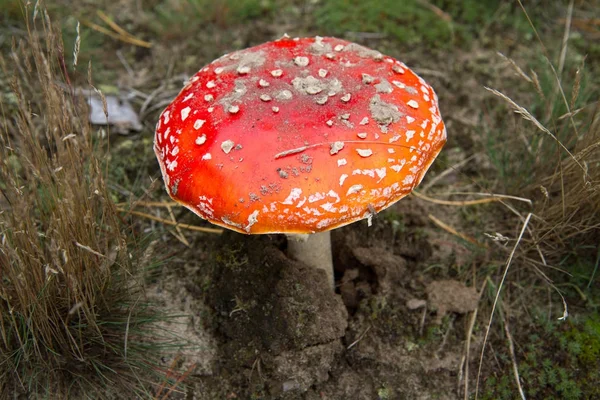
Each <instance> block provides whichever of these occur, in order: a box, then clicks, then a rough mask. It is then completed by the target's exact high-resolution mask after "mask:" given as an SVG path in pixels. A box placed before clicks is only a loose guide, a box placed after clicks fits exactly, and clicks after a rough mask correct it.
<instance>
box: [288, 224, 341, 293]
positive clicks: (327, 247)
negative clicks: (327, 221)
mask: <svg viewBox="0 0 600 400" xmlns="http://www.w3.org/2000/svg"><path fill="white" fill-rule="evenodd" d="M286 236H287V238H288V256H289V257H290V258H293V259H294V260H297V261H300V262H302V263H304V264H306V265H308V266H311V267H313V268H319V269H322V270H323V271H325V274H326V275H327V280H328V281H329V284H330V285H331V287H332V288H333V287H334V285H335V280H334V277H333V258H332V256H331V232H330V231H326V232H319V233H313V234H311V235H286Z"/></svg>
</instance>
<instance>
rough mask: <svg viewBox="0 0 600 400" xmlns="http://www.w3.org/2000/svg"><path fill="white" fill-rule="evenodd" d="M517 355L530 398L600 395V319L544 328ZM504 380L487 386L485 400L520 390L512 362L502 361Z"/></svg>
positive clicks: (490, 381)
mask: <svg viewBox="0 0 600 400" xmlns="http://www.w3.org/2000/svg"><path fill="white" fill-rule="evenodd" d="M521 349H522V350H521V351H520V353H517V358H518V366H519V374H520V376H521V380H522V383H523V386H524V388H526V392H527V395H528V396H529V397H535V398H544V399H565V400H576V399H584V398H586V399H591V398H598V396H600V388H598V386H597V383H598V382H600V372H599V371H600V361H599V360H600V358H599V356H600V316H599V315H597V314H596V315H593V316H591V317H590V318H588V319H587V320H585V321H567V322H566V323H565V324H563V325H559V326H557V325H553V326H551V327H547V326H544V325H542V326H541V327H540V328H538V332H537V333H535V334H531V335H529V337H528V342H527V343H526V344H524V345H523V346H522V347H521ZM499 359H500V360H501V363H502V365H503V366H504V371H503V377H502V378H497V377H490V378H489V379H487V380H486V381H485V383H484V397H482V398H483V399H505V398H506V399H508V398H512V397H511V396H512V394H514V393H515V391H516V387H515V384H514V379H511V378H508V377H512V365H511V362H510V360H507V359H504V360H503V359H502V358H500V357H499Z"/></svg>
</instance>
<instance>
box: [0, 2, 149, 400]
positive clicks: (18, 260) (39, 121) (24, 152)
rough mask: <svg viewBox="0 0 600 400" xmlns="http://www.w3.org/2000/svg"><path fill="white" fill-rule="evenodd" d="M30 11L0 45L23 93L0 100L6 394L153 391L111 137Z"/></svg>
mask: <svg viewBox="0 0 600 400" xmlns="http://www.w3.org/2000/svg"><path fill="white" fill-rule="evenodd" d="M26 11H27V15H28V23H27V28H28V35H27V37H26V39H25V40H23V41H20V42H15V43H13V45H12V52H11V53H10V55H9V57H8V59H6V58H3V57H1V56H0V75H1V74H4V76H5V77H6V78H5V79H7V80H8V81H9V84H10V88H11V92H12V95H11V96H10V98H12V99H14V101H13V102H12V103H11V104H8V103H6V102H3V101H0V112H1V113H2V119H0V124H1V125H0V279H1V280H0V398H5V397H8V396H9V395H12V394H14V393H23V394H25V395H26V396H27V397H28V398H36V397H49V398H79V396H86V397H90V396H92V397H99V398H103V397H105V396H108V394H107V393H109V392H110V391H112V392H117V391H118V392H119V393H120V396H122V395H124V394H126V393H127V394H133V393H135V395H136V396H143V395H147V393H149V392H146V391H145V390H144V389H143V385H142V384H141V381H142V380H143V379H146V378H144V377H145V376H146V377H147V374H146V372H148V371H150V370H151V369H152V365H151V360H150V359H149V357H148V352H150V353H152V350H153V349H155V348H154V347H153V346H154V345H153V344H152V340H149V338H150V337H151V336H153V337H154V336H156V335H158V332H156V331H153V330H152V326H153V322H154V321H156V320H157V319H158V318H160V317H158V316H157V315H156V314H155V312H154V311H153V310H152V309H151V308H150V307H149V306H148V305H147V304H146V302H145V300H144V299H143V296H142V291H141V286H140V285H139V283H138V282H137V280H136V279H135V277H136V276H139V275H137V272H138V271H136V266H137V264H139V261H136V260H139V258H140V257H138V256H136V250H135V246H133V245H132V243H131V242H130V240H129V239H128V238H127V237H126V236H125V234H124V231H123V230H124V225H123V223H122V221H121V219H120V217H119V214H118V212H117V210H116V208H115V206H114V204H113V203H112V202H111V199H110V196H109V193H108V190H107V185H106V182H105V172H106V171H105V169H104V166H103V163H102V159H101V158H99V157H98V156H96V153H102V151H98V150H101V147H102V146H103V145H104V144H105V142H104V141H103V140H102V138H100V137H99V135H97V134H96V133H95V132H94V131H93V130H92V128H91V126H90V125H89V124H88V123H87V120H86V114H87V111H86V108H85V104H83V103H82V101H81V99H77V98H75V97H74V95H73V88H72V87H71V86H70V81H69V76H68V68H67V66H66V65H65V61H64V60H65V58H64V55H65V51H66V50H65V49H64V48H63V44H62V42H61V39H60V32H59V30H58V29H57V28H55V27H53V26H52V23H51V21H50V19H49V18H48V15H47V13H46V12H45V10H44V9H43V7H38V6H37V5H36V8H35V10H29V9H28V10H26ZM65 86H66V87H67V90H65V89H64V87H65ZM0 100H1V99H0ZM9 108H10V110H9ZM109 389H110V390H109ZM78 393H79V395H78Z"/></svg>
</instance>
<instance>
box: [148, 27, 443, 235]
mask: <svg viewBox="0 0 600 400" xmlns="http://www.w3.org/2000/svg"><path fill="white" fill-rule="evenodd" d="M445 142H446V130H445V127H444V123H443V122H442V118H441V115H440V111H439V109H438V103H437V97H436V95H435V93H434V91H433V89H432V88H431V87H430V86H429V85H428V84H427V83H426V82H425V81H424V80H423V79H422V78H420V77H419V76H417V75H416V74H415V73H414V72H412V71H411V70H410V69H409V68H408V67H407V66H406V65H404V64H403V63H402V62H400V61H398V60H395V59H394V58H391V57H388V56H384V55H382V54H381V53H379V52H377V51H374V50H370V49H367V48H365V47H362V46H360V45H357V44H354V43H349V42H347V41H344V40H340V39H335V38H321V37H316V38H301V39H298V38H295V39H290V38H287V37H284V38H282V39H280V40H277V41H274V42H269V43H265V44H262V45H259V46H256V47H252V48H249V49H245V50H240V51H236V52H234V53H231V54H227V55H224V56H223V57H221V58H219V59H218V60H215V61H213V62H212V63H211V64H209V65H208V66H206V67H204V68H203V69H202V70H200V71H199V72H198V73H197V74H196V75H194V76H193V77H192V78H191V79H190V81H189V83H188V84H187V85H186V86H185V87H184V88H183V90H182V91H181V92H180V93H179V95H178V96H177V98H176V99H175V100H174V101H173V103H171V104H170V105H169V106H168V107H167V108H166V109H165V110H164V112H163V113H162V115H161V117H160V119H159V122H158V124H157V127H156V136H155V143H154V150H155V152H156V155H157V157H158V160H159V163H160V166H161V170H162V173H163V178H164V182H165V186H166V188H167V191H168V192H169V194H170V195H171V197H172V198H173V199H174V200H176V201H177V202H179V203H181V204H183V205H184V206H186V207H187V208H189V209H190V210H192V211H194V212H195V213H196V214H198V215H199V216H200V217H202V218H204V219H206V220H208V221H210V222H212V223H213V224H216V225H220V226H223V227H225V228H229V229H233V230H235V231H238V232H242V233H253V234H254V233H313V232H319V231H326V230H329V229H333V228H335V227H338V226H342V225H345V224H349V223H351V222H354V221H357V220H360V219H363V218H367V217H370V216H371V215H372V214H373V213H374V212H378V211H380V210H383V209H385V208H386V207H388V206H390V205H391V204H393V203H394V202H396V201H398V200H400V199H401V198H402V197H404V196H405V195H407V194H408V193H410V192H411V191H412V190H413V188H414V187H415V186H416V185H417V184H418V183H419V182H420V181H421V179H422V178H423V176H424V175H425V172H426V171H427V169H428V168H429V166H430V165H431V163H432V162H433V160H434V159H435V157H436V156H437V154H438V153H439V151H440V150H441V148H442V146H443V145H444V143H445Z"/></svg>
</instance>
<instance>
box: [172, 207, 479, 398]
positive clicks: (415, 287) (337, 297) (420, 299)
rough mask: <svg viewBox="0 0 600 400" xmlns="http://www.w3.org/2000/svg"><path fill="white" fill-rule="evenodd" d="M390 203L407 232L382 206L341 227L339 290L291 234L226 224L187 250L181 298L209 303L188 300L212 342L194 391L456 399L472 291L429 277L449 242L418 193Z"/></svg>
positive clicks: (336, 238) (191, 385) (337, 238)
mask: <svg viewBox="0 0 600 400" xmlns="http://www.w3.org/2000/svg"><path fill="white" fill-rule="evenodd" d="M390 212H391V213H392V215H402V221H403V224H404V227H403V229H402V233H393V232H395V230H394V229H392V225H393V221H392V220H391V219H390V218H384V215H380V216H379V217H378V218H376V219H375V220H374V221H373V222H374V223H373V226H372V227H367V225H366V223H364V224H363V223H356V224H353V225H350V226H347V227H344V228H341V229H338V230H336V231H334V232H333V236H332V242H333V247H334V261H335V269H336V271H335V273H336V291H335V292H334V291H332V290H331V288H330V287H329V285H328V282H327V279H326V277H325V274H324V273H323V272H322V271H320V270H315V269H313V268H309V267H307V266H305V265H303V264H301V263H299V262H296V261H293V260H290V259H289V258H287V256H286V255H285V249H286V241H285V238H284V237H278V236H258V237H248V236H244V235H239V234H236V233H232V232H227V233H225V234H223V235H222V236H221V237H220V238H219V239H217V240H216V241H215V242H213V243H209V244H205V246H204V249H202V250H190V251H197V252H198V253H201V254H202V259H199V261H198V263H197V265H196V267H195V268H187V269H186V270H185V271H186V272H185V273H184V274H180V276H179V278H178V279H180V280H184V281H185V282H186V283H185V284H184V285H179V286H178V285H175V287H179V291H178V293H177V296H179V298H180V300H179V302H180V303H185V304H188V303H189V302H190V299H189V298H190V296H192V297H193V300H191V301H192V303H193V302H197V303H201V306H197V307H192V308H191V310H192V311H193V310H196V314H197V316H200V317H201V319H202V321H203V322H202V323H201V325H202V328H201V329H202V330H203V332H204V333H203V335H206V333H209V336H210V338H211V339H210V341H206V340H204V341H203V342H202V346H204V347H206V346H209V347H211V348H212V350H211V351H205V352H204V353H202V354H204V356H205V357H207V358H209V360H208V362H207V359H205V360H204V363H203V364H202V365H203V366H202V368H201V369H200V370H198V371H196V375H195V376H194V377H192V378H190V379H188V380H187V383H188V388H187V390H188V393H187V395H188V397H187V398H195V399H207V400H208V399H211V400H212V399H217V398H218V399H306V400H312V399H404V398H410V399H430V398H437V399H454V398H458V393H457V385H458V382H459V377H458V374H459V369H460V363H461V362H463V361H461V358H462V355H463V348H464V335H465V333H464V328H463V326H466V324H459V323H457V322H458V320H463V319H464V318H465V316H464V313H465V312H468V311H470V310H471V309H472V308H473V304H476V301H477V298H474V297H473V296H474V295H476V292H475V293H474V292H473V291H472V290H470V289H468V288H464V290H463V291H462V292H461V290H458V289H457V288H456V287H455V285H456V282H454V281H446V282H442V283H439V282H435V281H433V282H432V281H431V278H428V279H429V281H426V279H425V278H424V275H423V274H422V271H423V270H424V268H425V266H426V265H427V264H428V263H430V262H436V263H439V262H443V260H440V258H439V257H437V256H438V255H439V256H441V257H444V254H446V253H447V252H446V251H442V249H440V248H438V246H437V245H435V244H433V243H431V242H430V241H429V240H428V234H427V221H426V220H425V219H424V218H423V217H421V215H426V214H424V213H423V210H421V209H419V206H418V204H417V203H416V202H414V201H412V200H410V199H407V200H405V201H403V202H401V203H399V204H397V205H395V206H394V207H393V208H392V210H391V211H390ZM192 247H193V246H192ZM201 247H202V246H201ZM207 252H208V254H209V255H208V256H207V255H206V254H207ZM185 259H187V260H190V259H193V257H191V256H190V255H186V256H185ZM430 275H431V274H429V276H430ZM181 287H185V288H186V290H183V291H182V290H181ZM447 287H450V288H454V289H452V290H450V292H448V291H447V290H445V288H447ZM436 288H437V289H436ZM440 288H441V289H440ZM463 292H464V293H463ZM448 294H449V295H450V296H447V295H448ZM463 294H464V296H463ZM469 296H471V297H469ZM426 299H429V301H427V300H426ZM175 303H177V301H176V302H175ZM187 310H188V311H189V310H190V308H189V307H188V308H187ZM198 310H201V311H198ZM436 311H437V314H436ZM444 316H445V318H443V319H442V317H444ZM195 321H196V329H199V328H198V326H197V325H198V318H195ZM457 327H458V328H457ZM199 336H202V335H199Z"/></svg>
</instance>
